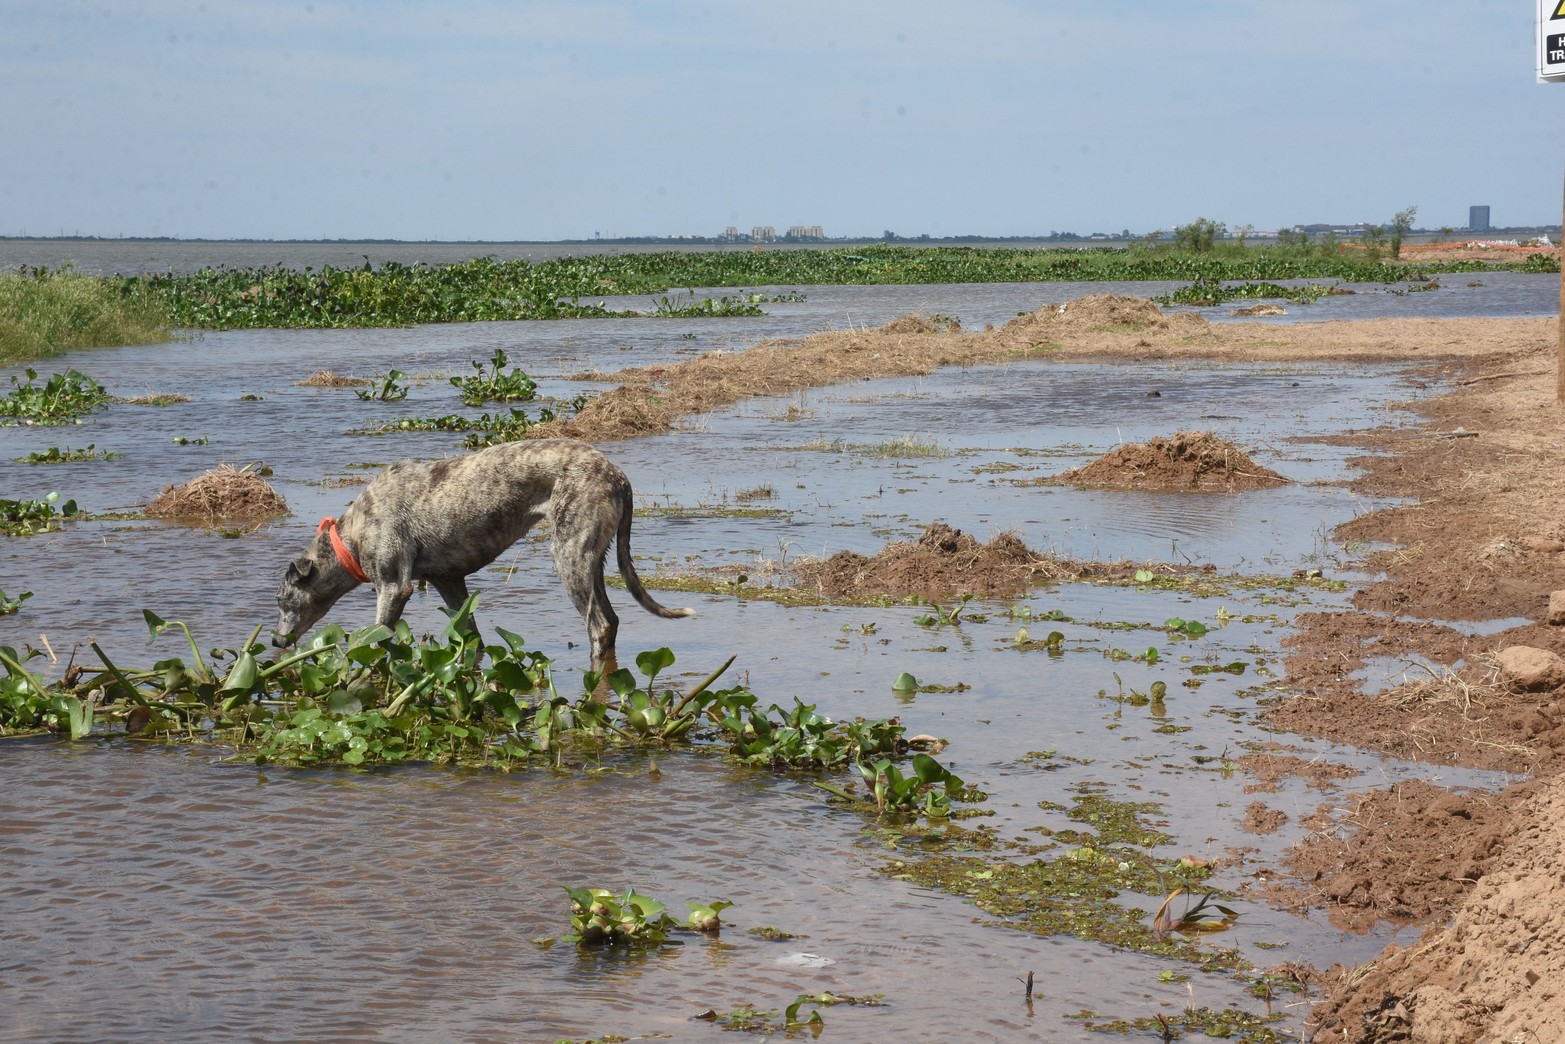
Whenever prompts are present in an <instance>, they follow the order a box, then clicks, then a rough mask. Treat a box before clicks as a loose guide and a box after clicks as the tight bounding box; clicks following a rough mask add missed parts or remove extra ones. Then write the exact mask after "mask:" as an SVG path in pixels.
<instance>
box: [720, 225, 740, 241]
mask: <svg viewBox="0 0 1565 1044" xmlns="http://www.w3.org/2000/svg"><path fill="white" fill-rule="evenodd" d="M717 238H718V239H720V240H721V241H723V242H724V243H737V242H739V240H740V239H741V238H743V237H741V236H740V235H739V230H738V229H737V228H735V227H734V226H733V225H729V226H728V227H727V228H725V229H723V234H722V235H720V236H718V237H717Z"/></svg>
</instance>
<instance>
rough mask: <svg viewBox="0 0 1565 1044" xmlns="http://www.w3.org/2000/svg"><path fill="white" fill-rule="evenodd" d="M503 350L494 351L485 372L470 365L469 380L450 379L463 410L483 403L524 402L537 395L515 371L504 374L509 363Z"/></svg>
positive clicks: (534, 385) (528, 379)
mask: <svg viewBox="0 0 1565 1044" xmlns="http://www.w3.org/2000/svg"><path fill="white" fill-rule="evenodd" d="M510 361H511V360H510V358H509V357H507V356H506V354H505V350H504V349H502V348H496V349H495V351H494V355H493V356H492V357H491V358H490V360H489V368H488V369H485V368H484V364H483V363H481V362H476V361H475V362H474V363H473V369H474V370H475V371H477V372H476V373H475V374H474V375H473V376H471V377H453V378H451V383H452V385H454V386H455V387H456V389H457V391H459V392H461V394H462V403H463V405H465V406H482V405H483V404H484V403H486V402H527V401H529V400H531V399H532V397H533V396H534V395H536V394H537V392H538V385H537V383H536V382H535V381H534V380H533V379H532V378H531V377H529V376H527V375H526V374H525V373H523V372H522V371H521V370H519V369H514V368H513V369H512V370H511V371H510V372H509V373H507V372H505V366H506V364H507V363H508V362H510Z"/></svg>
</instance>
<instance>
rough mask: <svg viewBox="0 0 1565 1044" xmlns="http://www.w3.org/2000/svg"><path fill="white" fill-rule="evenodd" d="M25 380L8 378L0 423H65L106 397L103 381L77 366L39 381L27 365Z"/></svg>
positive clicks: (87, 410)
mask: <svg viewBox="0 0 1565 1044" xmlns="http://www.w3.org/2000/svg"><path fill="white" fill-rule="evenodd" d="M24 373H25V374H26V376H27V379H26V380H25V381H19V380H17V379H16V377H14V376H13V377H12V378H11V391H10V392H9V393H7V395H6V396H5V398H3V399H0V424H67V423H69V422H71V421H74V420H75V419H76V418H78V417H80V416H82V415H83V414H87V413H91V412H92V411H93V410H96V409H98V408H99V407H101V406H103V405H104V404H105V403H107V402H108V401H109V394H108V392H107V391H105V390H104V388H103V385H101V384H99V383H98V382H97V381H95V380H93V379H92V378H91V377H88V376H87V375H86V374H84V373H82V372H81V371H80V370H76V369H70V370H66V371H65V372H64V373H56V374H53V375H51V376H50V377H49V379H48V380H47V381H45V382H44V383H43V384H42V385H35V384H34V383H33V382H34V381H35V380H37V378H38V371H36V370H34V369H32V368H31V367H29V368H28V369H27V370H25V371H24Z"/></svg>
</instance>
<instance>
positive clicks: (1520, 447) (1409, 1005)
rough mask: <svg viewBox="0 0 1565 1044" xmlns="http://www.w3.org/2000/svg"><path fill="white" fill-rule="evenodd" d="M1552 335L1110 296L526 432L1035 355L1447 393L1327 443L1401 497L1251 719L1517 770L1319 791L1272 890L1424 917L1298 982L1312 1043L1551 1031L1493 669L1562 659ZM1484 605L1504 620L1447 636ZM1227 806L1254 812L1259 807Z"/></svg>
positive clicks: (1541, 841) (1549, 940)
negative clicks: (1499, 786) (1362, 671)
mask: <svg viewBox="0 0 1565 1044" xmlns="http://www.w3.org/2000/svg"><path fill="white" fill-rule="evenodd" d="M1556 336H1557V322H1556V320H1555V319H1506V320H1495V319H1469V320H1445V319H1385V320H1371V321H1366V322H1328V323H1313V324H1304V323H1301V324H1288V325H1270V324H1265V323H1236V324H1221V325H1217V326H1213V325H1210V324H1208V323H1206V322H1205V320H1203V319H1201V318H1199V317H1196V316H1192V315H1180V316H1174V317H1165V316H1163V315H1162V314H1161V313H1160V312H1158V310H1157V309H1156V307H1155V306H1153V305H1151V304H1150V303H1148V302H1146V301H1140V300H1137V299H1133V298H1121V297H1097V298H1084V299H1082V300H1080V301H1075V302H1070V303H1069V304H1068V305H1066V306H1063V307H1062V306H1059V305H1048V306H1045V307H1044V308H1041V309H1039V310H1038V311H1036V312H1033V313H1031V314H1029V315H1026V316H1022V317H1019V318H1018V319H1016V320H1014V321H1013V322H1010V323H1007V324H1006V325H1005V326H1004V327H1001V328H999V329H989V330H984V331H980V332H973V333H962V332H957V331H954V330H936V331H933V332H927V333H918V332H913V333H909V332H900V331H899V330H889V329H881V330H860V331H842V332H833V333H823V334H818V335H816V336H814V337H810V338H807V339H805V340H803V341H797V342H772V343H767V344H763V345H759V346H757V347H756V348H754V349H750V350H748V351H744V352H734V353H714V354H711V355H707V356H703V357H701V358H699V359H696V360H692V361H691V362H688V363H682V364H680V365H677V366H671V367H667V368H664V369H648V370H627V371H624V372H622V373H620V374H616V375H614V377H613V379H615V380H618V381H621V382H623V385H624V386H623V387H621V388H618V389H616V390H615V391H613V392H610V393H608V394H607V395H604V396H602V397H600V398H599V399H597V400H595V401H594V402H593V403H592V404H591V405H590V406H589V407H588V408H587V409H586V410H584V411H583V412H582V414H581V415H580V416H579V417H577V418H575V419H573V420H571V421H569V422H563V423H556V424H551V425H548V426H544V427H543V428H542V430H539V431H538V432H537V433H538V434H540V435H545V434H574V435H579V436H581V437H585V438H590V439H611V438H622V437H629V436H633V435H636V434H642V433H647V432H651V431H657V430H663V429H666V428H667V427H670V426H672V425H673V424H674V423H675V422H677V421H678V420H679V419H680V418H681V417H683V416H685V415H688V414H692V413H700V412H704V411H708V410H713V409H718V408H721V407H723V406H726V405H729V404H731V403H733V402H736V401H738V400H740V399H743V398H747V397H750V396H755V395H790V394H794V393H796V392H798V391H799V390H801V389H804V388H810V387H818V386H823V385H827V384H832V383H836V382H839V381H844V380H852V379H855V378H861V379H862V378H870V377H883V376H895V375H902V374H907V375H911V374H924V373H929V372H931V371H932V370H934V369H935V368H937V367H939V366H946V365H970V364H978V363H992V362H999V361H1003V360H1006V359H1013V358H1020V357H1027V356H1040V355H1046V356H1048V357H1051V358H1076V359H1079V358H1137V359H1153V358H1218V359H1227V360H1244V361H1276V362H1325V361H1329V360H1333V359H1362V360H1384V361H1395V362H1405V363H1409V364H1413V365H1417V366H1420V367H1421V368H1422V369H1423V371H1424V373H1425V374H1426V376H1427V379H1428V380H1430V381H1431V382H1436V381H1439V382H1448V383H1449V387H1450V391H1449V392H1448V393H1447V394H1444V395H1442V396H1440V397H1439V398H1436V399H1433V400H1430V401H1428V402H1427V403H1424V404H1421V405H1420V406H1419V409H1420V411H1421V413H1422V414H1424V427H1423V429H1422V430H1421V431H1419V432H1418V433H1417V435H1418V436H1419V437H1410V433H1409V432H1408V431H1407V430H1405V429H1404V430H1401V431H1389V430H1388V431H1375V432H1366V433H1360V434H1355V435H1351V436H1348V437H1346V438H1345V439H1344V440H1343V441H1344V442H1346V443H1348V444H1350V445H1362V446H1364V447H1365V448H1366V450H1371V451H1373V452H1374V455H1372V456H1365V457H1364V458H1362V459H1361V460H1360V461H1359V463H1360V464H1361V465H1362V467H1363V468H1364V472H1363V475H1362V477H1361V478H1359V479H1358V480H1356V481H1355V482H1354V483H1353V485H1354V487H1355V488H1356V489H1360V490H1362V491H1364V492H1366V493H1370V494H1376V495H1385V496H1395V497H1400V498H1404V499H1405V501H1406V502H1405V504H1404V505H1403V506H1400V507H1397V508H1394V509H1392V510H1388V511H1378V512H1373V513H1370V514H1366V515H1363V516H1361V517H1360V518H1358V519H1355V520H1354V521H1353V522H1351V523H1350V524H1348V525H1346V526H1344V527H1343V528H1342V530H1341V531H1340V532H1339V534H1338V535H1339V536H1340V537H1342V538H1344V539H1350V540H1358V541H1364V542H1366V545H1367V546H1379V545H1382V544H1384V545H1388V549H1386V550H1375V551H1374V552H1373V553H1372V554H1370V555H1369V556H1368V559H1367V564H1368V565H1369V566H1370V567H1371V568H1372V569H1374V570H1378V571H1379V575H1378V579H1376V580H1375V581H1374V582H1373V583H1371V584H1369V585H1368V586H1367V587H1366V588H1365V589H1364V590H1362V591H1361V592H1359V593H1358V595H1357V596H1356V597H1355V598H1354V602H1353V608H1352V609H1350V610H1348V611H1344V612H1338V613H1312V614H1306V615H1305V616H1303V617H1302V618H1301V619H1300V621H1299V624H1298V627H1297V629H1296V633H1295V634H1294V635H1293V637H1292V638H1291V639H1290V641H1289V646H1290V657H1289V660H1288V664H1287V678H1286V681H1287V685H1288V688H1289V690H1290V691H1291V692H1292V693H1293V695H1290V696H1288V697H1286V698H1282V699H1280V700H1279V701H1278V702H1277V703H1276V704H1275V705H1274V706H1272V707H1270V708H1269V709H1268V711H1267V714H1268V717H1269V720H1270V723H1271V724H1274V725H1276V726H1278V727H1281V728H1284V729H1288V730H1292V731H1296V732H1301V733H1308V734H1314V735H1319V736H1324V737H1328V738H1331V739H1335V740H1340V741H1343V742H1347V743H1352V744H1355V745H1358V746H1361V747H1367V748H1370V749H1377V750H1384V751H1387V752H1390V753H1392V754H1395V755H1397V756H1400V757H1407V758H1416V759H1422V760H1426V761H1429V762H1432V763H1436V764H1460V765H1468V766H1475V767H1483V768H1499V769H1507V770H1510V771H1514V772H1520V773H1529V774H1531V776H1532V778H1531V779H1529V780H1527V781H1526V782H1523V783H1520V784H1517V785H1516V786H1513V787H1511V788H1510V789H1508V790H1506V791H1504V792H1502V793H1500V794H1498V795H1486V794H1458V793H1452V792H1449V791H1447V790H1444V789H1442V788H1439V787H1436V786H1434V785H1432V784H1422V783H1421V784H1402V785H1399V786H1397V787H1394V788H1389V789H1386V790H1382V791H1377V792H1374V793H1370V794H1365V795H1359V796H1358V797H1356V798H1355V800H1354V801H1352V802H1351V805H1352V807H1351V808H1348V809H1333V808H1331V807H1323V809H1322V811H1321V812H1320V813H1319V814H1318V816H1317V817H1316V818H1315V820H1314V821H1312V822H1311V823H1310V824H1309V825H1310V827H1311V828H1312V839H1313V840H1312V841H1311V842H1307V843H1304V844H1301V845H1299V846H1297V847H1296V848H1295V849H1294V850H1293V851H1292V852H1291V853H1290V855H1289V857H1288V860H1287V866H1286V867H1285V868H1284V869H1286V870H1287V871H1288V872H1289V873H1291V874H1293V875H1294V879H1295V881H1296V885H1297V886H1296V887H1295V888H1293V889H1290V890H1288V891H1287V892H1286V893H1285V894H1278V895H1273V896H1272V898H1274V899H1276V900H1277V901H1279V902H1281V903H1283V904H1285V905H1286V904H1290V903H1291V904H1295V905H1303V906H1310V907H1324V908H1325V909H1326V911H1327V913H1328V915H1329V916H1331V917H1332V918H1333V920H1335V921H1337V922H1338V923H1344V924H1349V923H1351V924H1355V925H1362V924H1366V923H1372V922H1374V921H1376V920H1378V919H1381V918H1394V919H1398V920H1412V921H1414V922H1415V923H1419V922H1422V923H1428V924H1429V927H1428V929H1427V930H1426V931H1425V933H1424V936H1423V937H1422V938H1421V939H1420V940H1419V941H1418V943H1417V944H1416V945H1413V946H1395V945H1393V946H1390V947H1388V948H1387V949H1386V951H1385V952H1384V953H1382V954H1381V956H1380V957H1379V958H1377V959H1376V960H1375V961H1374V962H1372V963H1371V964H1369V965H1366V966H1364V967H1361V968H1357V969H1342V968H1336V969H1332V970H1330V971H1328V972H1327V973H1325V974H1323V975H1320V976H1319V977H1318V982H1319V984H1320V985H1321V987H1322V990H1323V992H1324V996H1323V997H1322V999H1321V1001H1320V1003H1319V1004H1318V1005H1317V1007H1316V1009H1315V1012H1314V1017H1313V1018H1314V1023H1315V1026H1316V1030H1315V1034H1316V1035H1315V1038H1314V1039H1315V1040H1317V1041H1325V1040H1331V1041H1393V1040H1407V1041H1442V1042H1443V1041H1452V1042H1456V1041H1480V1040H1481V1041H1501V1040H1504V1041H1509V1040H1527V1041H1534V1040H1535V1041H1540V1042H1542V1041H1562V1040H1565V996H1562V993H1565V919H1562V918H1561V917H1559V915H1558V914H1557V912H1556V911H1557V910H1558V909H1559V908H1560V907H1561V906H1562V905H1565V702H1562V697H1565V685H1559V684H1544V685H1542V686H1541V687H1537V688H1534V689H1532V690H1530V691H1525V692H1524V691H1520V690H1519V688H1518V686H1517V685H1515V684H1514V683H1512V681H1511V679H1510V678H1508V677H1507V676H1506V675H1504V674H1503V673H1502V671H1501V669H1500V666H1499V664H1500V662H1501V655H1500V654H1501V651H1502V650H1504V649H1506V648H1507V647H1510V646H1516V645H1526V646H1534V647H1537V648H1540V649H1544V650H1548V651H1551V652H1553V653H1556V654H1565V627H1559V626H1551V625H1549V624H1548V622H1547V620H1548V606H1549V596H1550V593H1551V592H1553V591H1556V590H1565V514H1562V512H1561V505H1562V503H1565V468H1562V467H1561V463H1562V461H1561V456H1562V450H1565V409H1562V408H1561V406H1560V405H1559V404H1558V403H1557V402H1556V401H1555V395H1554V357H1553V352H1554V345H1555V343H1556V340H1555V339H1556ZM1442 436H1445V437H1442ZM925 550H928V549H925ZM999 550H1000V551H1004V550H1006V548H1000V549H999ZM1010 550H1011V551H1015V550H1016V549H1015V548H1011V549H1010ZM1021 550H1022V551H1026V549H1025V548H1022V549H1021ZM962 551H963V549H962V547H954V553H955V554H957V555H960V554H961V553H962ZM977 551H978V548H977V547H975V548H968V549H967V553H969V554H973V553H977ZM1027 555H1028V556H1031V555H1032V553H1031V552H1027ZM1034 557H1035V556H1034ZM1031 560H1032V559H1031V558H1029V559H1028V561H1031ZM847 564H848V565H850V566H851V565H856V563H847ZM1019 564H1024V565H1025V563H1019ZM1497 620H1498V621H1510V622H1509V623H1505V624H1502V625H1501V626H1500V629H1498V630H1495V628H1494V627H1493V626H1491V627H1487V628H1473V627H1471V626H1468V627H1463V626H1461V625H1462V623H1463V622H1469V623H1471V622H1477V621H1497ZM1385 657H1390V658H1393V659H1396V658H1404V657H1405V658H1413V657H1416V658H1418V659H1419V660H1422V661H1424V662H1427V663H1429V664H1431V665H1432V667H1431V668H1430V669H1428V670H1424V671H1422V672H1421V673H1420V672H1419V671H1418V670H1417V669H1414V670H1412V671H1410V674H1409V677H1415V676H1416V677H1417V680H1414V681H1412V682H1409V683H1407V684H1403V685H1400V686H1398V687H1396V688H1394V689H1391V690H1389V691H1386V692H1373V693H1366V692H1365V691H1364V689H1363V685H1362V684H1361V683H1360V682H1358V681H1357V680H1355V678H1354V677H1353V676H1352V675H1353V672H1354V671H1355V670H1356V669H1357V668H1360V667H1363V666H1365V665H1366V664H1368V663H1370V662H1371V661H1376V662H1378V661H1379V660H1380V659H1381V658H1385ZM1345 803H1347V802H1343V801H1341V800H1340V799H1339V800H1338V801H1337V802H1336V804H1345ZM1246 821H1247V822H1250V823H1252V824H1253V828H1255V829H1263V828H1268V827H1270V828H1275V826H1276V825H1277V824H1276V817H1275V816H1274V815H1269V814H1268V810H1266V809H1265V808H1264V806H1261V807H1255V806H1252V807H1251V808H1250V809H1249V810H1248V811H1247V813H1246Z"/></svg>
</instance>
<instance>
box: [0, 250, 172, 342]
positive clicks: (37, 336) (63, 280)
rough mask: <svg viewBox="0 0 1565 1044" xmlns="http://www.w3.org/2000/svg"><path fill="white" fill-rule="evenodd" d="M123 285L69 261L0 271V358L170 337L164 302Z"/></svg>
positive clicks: (165, 339) (121, 282)
mask: <svg viewBox="0 0 1565 1044" xmlns="http://www.w3.org/2000/svg"><path fill="white" fill-rule="evenodd" d="M124 285H127V284H126V283H125V282H124V281H121V280H116V279H103V278H97V277H93V276H84V275H81V274H79V273H77V272H76V271H75V270H73V269H71V268H70V267H65V268H59V269H54V270H52V271H51V270H50V269H47V268H27V269H21V270H19V271H16V272H6V273H0V364H4V363H17V362H24V361H27V360H31V359H47V358H49V357H50V356H54V355H59V354H60V353H61V352H65V351H69V350H70V349H72V348H103V347H108V346H111V345H120V344H153V343H157V342H161V341H170V340H173V331H172V330H171V329H170V326H169V321H168V316H167V314H166V313H165V312H164V310H163V308H162V307H161V306H160V305H158V304H157V303H155V302H153V301H150V300H148V299H147V298H145V297H129V296H126V295H125V294H124V293H123V292H122V289H121V288H122V286H124Z"/></svg>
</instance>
